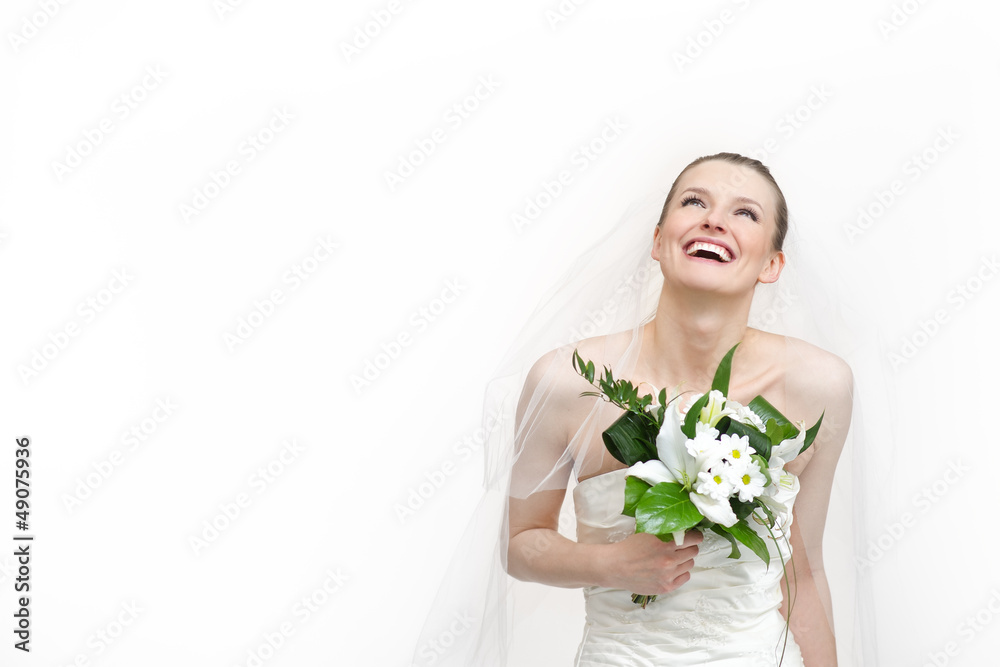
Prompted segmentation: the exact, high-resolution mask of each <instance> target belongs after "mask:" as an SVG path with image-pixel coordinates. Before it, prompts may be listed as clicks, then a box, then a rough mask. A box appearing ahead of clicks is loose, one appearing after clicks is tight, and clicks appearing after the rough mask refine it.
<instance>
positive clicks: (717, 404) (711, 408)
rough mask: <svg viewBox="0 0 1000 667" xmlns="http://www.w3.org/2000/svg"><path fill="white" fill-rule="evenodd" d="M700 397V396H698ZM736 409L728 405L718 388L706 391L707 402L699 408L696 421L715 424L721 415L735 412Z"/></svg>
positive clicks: (724, 415) (710, 424)
mask: <svg viewBox="0 0 1000 667" xmlns="http://www.w3.org/2000/svg"><path fill="white" fill-rule="evenodd" d="M699 398H700V397H699ZM735 413H736V410H735V409H733V408H731V407H730V406H729V402H728V401H727V400H726V397H725V396H724V395H723V394H722V392H721V391H719V390H718V389H713V390H712V391H710V392H708V403H706V404H705V407H703V408H702V409H701V414H700V415H698V421H701V422H704V423H706V424H708V425H709V426H715V425H716V424H718V423H719V420H720V419H722V418H723V417H726V416H729V415H732V414H735Z"/></svg>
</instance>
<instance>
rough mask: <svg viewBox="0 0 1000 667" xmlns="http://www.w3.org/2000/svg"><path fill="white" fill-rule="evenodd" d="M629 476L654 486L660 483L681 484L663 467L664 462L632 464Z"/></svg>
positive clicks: (650, 461) (652, 461)
mask: <svg viewBox="0 0 1000 667" xmlns="http://www.w3.org/2000/svg"><path fill="white" fill-rule="evenodd" d="M628 474H629V475H631V476H632V477H638V478H639V479H641V480H642V481H644V482H646V483H647V484H650V485H652V486H656V485H657V484H659V483H660V482H679V480H678V479H677V478H676V477H674V475H673V473H671V472H670V469H669V468H667V466H665V465H663V461H657V460H656V459H651V460H649V461H639V462H638V463H634V464H632V467H631V468H629V469H628Z"/></svg>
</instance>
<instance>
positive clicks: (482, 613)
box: [412, 177, 880, 667]
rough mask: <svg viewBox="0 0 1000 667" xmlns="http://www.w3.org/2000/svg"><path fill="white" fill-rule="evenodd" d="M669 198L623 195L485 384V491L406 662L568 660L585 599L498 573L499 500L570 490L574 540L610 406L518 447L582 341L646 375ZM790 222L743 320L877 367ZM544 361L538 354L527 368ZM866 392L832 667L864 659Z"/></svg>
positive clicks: (548, 406) (835, 525) (841, 557)
mask: <svg viewBox="0 0 1000 667" xmlns="http://www.w3.org/2000/svg"><path fill="white" fill-rule="evenodd" d="M778 181H779V184H780V177H779V178H778ZM665 198H666V189H663V191H661V192H656V193H653V194H650V195H648V196H646V197H644V198H642V199H640V200H638V201H636V202H635V203H633V204H632V205H631V206H629V207H628V209H627V210H626V211H625V212H624V213H623V214H622V216H621V217H620V219H618V220H615V221H613V224H611V225H610V226H609V227H608V228H607V232H606V233H605V234H604V235H603V236H602V237H601V238H599V239H595V241H594V243H593V245H591V246H590V247H589V248H588V250H587V251H586V252H584V253H583V254H582V255H581V256H580V257H579V258H577V259H576V261H575V262H574V263H573V264H572V266H571V267H570V269H569V270H568V271H567V272H566V273H565V274H564V275H563V276H562V278H561V279H560V280H559V281H558V282H557V283H556V284H555V285H553V286H552V287H551V288H550V289H549V290H548V291H547V292H546V293H545V294H544V296H543V297H542V298H541V300H540V302H539V304H538V306H537V307H536V309H535V311H534V312H533V313H532V315H531V316H530V317H529V319H528V321H527V323H526V324H525V326H524V327H523V329H522V330H521V332H520V334H519V335H518V337H517V339H516V340H515V341H514V343H513V345H512V346H511V348H510V350H509V352H508V354H507V356H506V358H505V359H504V360H503V362H502V363H501V364H500V366H499V368H498V369H497V371H496V373H495V374H494V376H493V378H492V379H491V381H490V382H489V384H488V386H487V387H486V392H485V399H484V403H483V411H482V417H481V419H482V426H483V428H484V429H485V431H486V433H487V435H486V443H485V471H484V472H485V474H484V490H483V493H482V496H481V498H479V500H478V505H477V507H476V509H475V511H474V513H473V516H472V518H471V520H470V521H469V523H468V526H467V528H466V530H465V532H464V534H463V536H462V539H461V541H460V543H459V545H458V547H457V549H456V550H455V552H454V554H453V555H452V557H451V562H450V565H449V568H448V571H447V573H446V575H445V577H444V579H443V581H442V583H441V586H440V588H439V590H438V593H437V596H436V598H435V600H434V602H433V605H432V608H431V611H430V613H429V614H428V616H427V618H426V619H425V620H424V624H423V630H422V632H421V635H420V637H419V640H418V643H417V645H416V647H415V650H414V654H413V659H412V660H413V665H417V666H420V667H423V666H424V665H454V666H456V667H471V666H476V667H480V666H491V667H492V666H502V665H504V666H505V665H510V666H512V667H513V666H516V667H529V666H532V665H555V664H570V661H571V659H572V656H573V654H574V652H575V649H576V645H577V644H578V643H579V641H580V639H581V638H582V633H583V623H584V612H583V595H582V593H581V591H580V589H561V588H553V587H549V586H543V585H541V584H535V583H525V582H521V581H517V580H515V579H513V578H512V577H511V576H509V575H508V574H507V572H506V569H505V564H506V558H507V537H508V535H507V529H506V518H507V502H508V496H511V497H515V498H525V497H527V496H528V495H530V494H532V493H535V492H537V491H542V490H565V491H567V493H566V497H565V501H564V504H563V507H562V512H561V515H560V521H559V532H560V533H561V534H562V535H565V536H566V537H568V538H569V539H575V528H576V527H575V514H574V508H573V502H572V500H573V495H572V492H571V491H572V488H573V486H574V485H575V483H576V480H577V474H578V473H579V472H580V469H579V467H580V461H582V460H586V454H587V448H588V447H589V448H591V449H590V452H589V453H590V454H591V455H593V454H594V453H595V452H594V450H593V448H594V447H601V448H603V444H602V441H601V438H600V433H601V431H603V430H604V429H605V428H607V427H608V426H609V425H610V424H611V422H613V421H614V419H615V418H617V416H618V415H619V414H620V410H619V409H618V408H616V407H615V406H613V405H611V404H609V403H607V402H605V401H599V400H593V399H589V400H590V401H591V402H590V403H586V405H585V406H584V408H582V412H581V415H583V418H582V419H580V420H579V424H578V427H577V429H576V431H575V433H572V434H569V436H568V443H567V445H566V447H565V450H564V451H562V452H551V451H543V452H539V451H536V450H534V449H532V448H530V447H523V445H524V443H526V442H530V441H531V438H532V434H533V433H540V432H542V431H543V430H544V429H546V428H550V427H551V422H550V420H549V419H547V416H549V415H551V414H553V413H554V412H555V411H559V410H565V409H566V406H565V405H559V404H558V403H557V402H556V400H555V398H554V396H555V393H554V392H553V391H552V390H553V387H554V380H555V375H556V373H560V372H564V371H565V369H566V368H572V355H573V350H574V348H576V347H578V346H580V341H582V340H584V339H591V338H593V337H595V336H603V338H601V339H600V341H601V342H600V343H596V342H595V341H588V342H587V345H588V347H586V349H584V348H583V347H580V350H581V354H583V356H584V357H585V358H587V359H590V360H593V361H594V364H595V366H597V368H598V369H600V368H601V367H602V366H603V365H608V366H610V367H612V368H613V369H614V372H615V377H616V378H627V379H630V380H631V381H632V382H633V383H634V384H638V383H639V382H640V381H642V379H643V378H637V377H634V376H633V370H634V369H635V365H636V361H637V357H638V350H639V346H640V343H641V335H642V333H641V327H642V326H643V325H644V324H646V323H647V322H649V321H650V320H651V319H652V318H653V316H654V314H655V311H656V306H657V300H658V297H659V294H660V290H661V288H662V285H663V275H662V273H661V271H660V266H659V264H658V263H657V262H656V261H655V260H653V259H652V258H651V257H650V250H651V248H652V241H653V230H654V227H655V225H656V222H657V221H658V220H659V218H660V214H661V212H662V209H663V204H664V200H665ZM790 217H791V219H790V224H789V231H788V235H787V237H786V241H785V246H784V251H785V255H786V257H787V263H786V266H785V269H784V271H783V273H782V275H781V277H780V279H779V280H778V281H777V282H776V283H774V284H770V285H764V284H759V285H757V287H756V291H755V294H754V303H753V307H752V310H751V314H750V321H749V325H750V326H751V327H754V328H758V329H762V330H765V331H770V332H773V333H777V334H782V335H786V336H790V337H794V338H799V339H802V340H805V341H807V342H809V343H812V344H814V345H816V346H818V347H820V348H823V349H825V350H827V351H829V352H832V353H834V354H836V355H838V356H840V357H841V358H843V359H844V360H846V361H847V362H848V364H850V365H851V366H852V368H853V369H854V370H855V377H856V378H859V375H858V373H857V371H858V368H859V366H863V367H864V368H866V369H868V371H872V369H877V368H879V367H880V366H879V364H878V363H874V364H873V363H872V361H871V359H868V358H866V356H865V355H866V354H867V353H868V352H869V348H868V347H866V345H865V344H864V341H865V340H867V337H869V336H870V332H868V331H866V330H865V323H864V318H863V313H860V312H857V311H855V310H854V309H853V308H852V307H851V306H850V304H852V303H853V300H852V299H851V297H850V295H848V294H844V293H842V292H843V289H842V288H840V287H839V286H838V284H837V280H836V275H835V270H834V269H828V268H826V267H825V266H824V264H825V262H824V261H823V260H822V253H823V249H822V248H820V247H818V246H819V245H820V244H818V243H815V242H812V241H811V240H810V233H809V229H808V224H807V223H806V222H803V223H801V225H800V224H798V223H797V221H796V220H795V218H794V211H792V212H791V214H790ZM584 351H586V354H584ZM543 357H544V358H545V360H546V362H545V363H536V362H539V360H540V359H542V358H543ZM875 375H876V377H875V378H874V380H873V379H872V377H871V375H870V373H869V375H866V376H865V383H866V384H868V385H871V386H872V387H875V390H874V391H876V392H877V391H880V389H879V388H878V386H877V381H878V377H877V372H876V373H875ZM581 382H583V380H582V379H581ZM856 384H859V383H856ZM583 389H587V387H586V386H584V387H583ZM591 389H592V388H591ZM862 389H863V390H856V391H855V392H854V406H853V417H852V421H851V427H850V431H849V432H848V437H847V441H846V443H845V446H844V450H843V453H842V455H841V459H840V463H839V467H838V472H837V476H836V478H835V481H834V488H833V491H832V494H831V499H830V514H829V518H828V521H827V526H826V533H825V538H824V542H823V547H824V554H825V558H824V561H825V566H826V573H827V579H828V580H829V583H830V588H831V590H832V591H833V600H834V617H835V628H836V634H837V640H838V647H839V652H840V653H841V660H842V664H854V665H874V664H875V663H874V662H873V660H874V658H873V656H874V655H875V633H876V628H875V624H874V621H873V613H872V602H871V583H870V581H869V578H868V570H867V569H866V568H865V567H864V562H865V560H864V559H865V547H864V544H865V540H864V537H865V536H866V535H868V534H870V531H869V529H868V528H867V524H866V522H868V521H871V513H870V511H869V510H870V507H871V505H872V504H873V503H875V502H877V498H876V497H875V491H874V490H873V484H872V483H871V481H870V480H872V479H873V476H875V475H877V474H878V467H879V466H878V462H877V460H876V459H877V457H876V456H874V455H871V454H869V452H870V450H871V444H872V443H871V442H868V441H869V440H871V439H872V438H871V437H870V436H868V437H866V435H865V432H864V426H865V424H863V416H864V415H863V414H862V408H863V407H867V404H866V402H865V400H864V399H865V398H866V397H865V396H862V393H864V390H867V387H864V388H862ZM641 393H646V392H645V391H643V392H641ZM579 400H580V401H581V403H582V402H583V401H584V400H585V399H583V398H581V399H579ZM588 405H592V407H591V408H590V409H589V412H587V410H586V406H588ZM578 409H580V408H578ZM788 416H789V418H791V419H795V417H794V416H792V415H788ZM834 427H836V425H834ZM818 442H819V441H818ZM581 453H583V454H584V455H583V456H581ZM590 474H593V472H591V473H590ZM806 547H807V550H808V547H809V545H808V544H807V545H806ZM539 553H544V545H539ZM848 655H850V656H851V658H852V660H847V658H848Z"/></svg>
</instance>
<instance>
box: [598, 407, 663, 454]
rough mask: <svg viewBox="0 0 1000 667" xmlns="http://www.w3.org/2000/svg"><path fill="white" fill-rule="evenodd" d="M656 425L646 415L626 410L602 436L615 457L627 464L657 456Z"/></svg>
mask: <svg viewBox="0 0 1000 667" xmlns="http://www.w3.org/2000/svg"><path fill="white" fill-rule="evenodd" d="M656 434H657V430H656V425H655V424H653V422H652V420H651V419H649V418H648V417H647V416H645V415H640V414H638V413H636V412H625V413H624V414H622V416H621V417H619V418H618V419H616V420H615V422H614V423H613V424H612V425H611V426H609V427H608V428H607V429H606V430H605V431H604V433H602V434H601V438H602V439H603V440H604V445H605V446H606V447H607V448H608V451H609V452H610V453H611V455H612V456H613V457H615V458H616V459H618V460H619V461H621V462H622V463H624V464H625V465H627V466H632V465H635V464H636V463H638V462H640V461H649V460H650V459H655V458H656Z"/></svg>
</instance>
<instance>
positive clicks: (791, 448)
mask: <svg viewBox="0 0 1000 667" xmlns="http://www.w3.org/2000/svg"><path fill="white" fill-rule="evenodd" d="M796 426H797V427H798V429H799V434H798V435H797V436H795V437H794V438H790V439H788V440H782V441H781V442H780V443H778V444H777V445H776V446H774V447H772V448H771V457H770V460H769V461H768V462H767V467H768V468H775V467H777V468H780V467H782V466H784V465H785V464H786V463H789V462H790V461H792V460H794V459H795V457H796V456H798V455H799V450H800V449H802V445H804V444H805V443H806V424H805V422H798V423H797V424H796ZM775 459H780V460H781V463H779V464H777V465H775V463H776V461H775Z"/></svg>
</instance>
